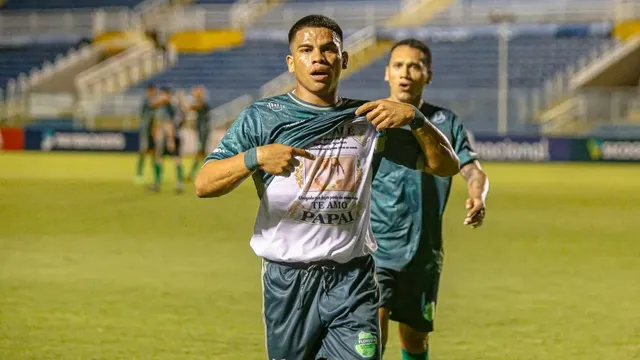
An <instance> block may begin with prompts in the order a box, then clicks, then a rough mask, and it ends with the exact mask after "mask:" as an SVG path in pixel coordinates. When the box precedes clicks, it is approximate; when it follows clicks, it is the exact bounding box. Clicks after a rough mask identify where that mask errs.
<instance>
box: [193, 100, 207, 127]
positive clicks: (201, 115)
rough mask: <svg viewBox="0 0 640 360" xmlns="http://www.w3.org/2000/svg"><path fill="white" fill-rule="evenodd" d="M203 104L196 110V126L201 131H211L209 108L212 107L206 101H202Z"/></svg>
mask: <svg viewBox="0 0 640 360" xmlns="http://www.w3.org/2000/svg"><path fill="white" fill-rule="evenodd" d="M199 105H201V106H200V107H199V108H198V109H197V110H196V128H197V129H198V132H199V133H208V132H209V110H211V107H210V106H209V103H208V102H206V101H202V103H200V104H199Z"/></svg>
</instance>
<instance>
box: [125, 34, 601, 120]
mask: <svg viewBox="0 0 640 360" xmlns="http://www.w3.org/2000/svg"><path fill="white" fill-rule="evenodd" d="M610 41H613V40H611V39H604V38H566V39H555V38H548V37H523V38H515V39H513V40H512V41H511V42H510V44H509V86H510V88H511V89H512V90H513V92H514V93H517V91H518V89H530V88H534V87H538V86H540V85H541V84H542V83H543V82H544V80H545V79H548V78H549V77H551V76H553V75H554V74H555V73H556V72H557V71H560V70H563V69H564V68H565V67H567V66H568V65H570V64H574V63H575V62H577V61H578V59H579V58H580V57H581V56H583V55H586V54H588V53H589V52H590V51H591V50H592V49H593V48H594V47H599V46H602V45H603V43H605V42H610ZM429 45H430V46H431V47H432V49H433V52H434V60H433V70H434V74H435V75H434V80H433V83H432V84H431V86H430V88H429V90H428V92H427V94H428V96H430V97H431V98H432V99H434V102H437V103H438V102H439V103H442V105H446V106H451V107H452V108H455V109H457V111H459V112H460V113H462V114H465V115H467V116H473V118H474V124H475V125H478V126H477V127H478V128H482V127H490V126H493V127H494V128H495V119H496V118H497V105H496V99H495V98H496V96H495V92H496V91H497V90H496V89H497V82H498V42H497V40H496V39H495V38H477V39H471V40H466V41H457V42H430V43H429ZM287 51H288V49H287V46H286V44H284V43H281V42H274V41H249V42H247V43H245V44H244V45H243V46H240V47H237V48H233V49H229V50H225V51H216V52H212V53H208V54H182V55H180V56H179V60H178V65H177V66H176V67H175V68H172V69H170V70H169V71H167V72H164V73H162V74H159V75H157V76H156V77H154V78H152V79H150V80H149V81H150V82H153V83H156V84H158V85H160V86H171V87H173V88H188V87H190V86H193V85H197V84H204V85H205V86H206V87H207V88H208V89H209V91H210V96H211V100H212V105H213V106H216V105H220V104H223V103H225V102H227V101H230V100H232V99H234V98H236V97H238V96H240V95H243V94H245V93H255V92H256V90H257V89H258V88H259V87H260V86H261V85H263V84H264V83H265V82H267V81H269V80H271V79H272V78H273V77H275V76H277V75H279V74H280V73H282V72H284V71H285V70H286V67H285V63H284V57H285V55H286V54H287ZM386 62H387V58H386V57H383V58H381V59H379V60H377V61H375V62H374V63H372V64H371V65H370V66H368V67H365V68H364V69H363V70H361V71H359V72H357V73H355V74H354V75H352V76H351V77H349V78H347V79H346V80H345V81H344V82H343V85H342V90H341V92H342V94H343V95H344V96H348V97H357V98H366V99H373V98H380V97H385V96H386V95H387V94H386V92H387V85H386V84H385V83H384V80H383V74H384V66H385V65H386ZM145 85H146V82H145V83H141V84H138V85H137V87H136V88H135V89H131V90H130V91H129V93H131V94H134V93H139V92H140V91H141V89H142V88H143V87H144V86H145ZM451 89H460V91H455V92H453V94H454V96H451V95H450V94H452V91H451ZM487 93H488V94H487ZM483 96H484V98H485V99H486V100H485V101H483V100H482V99H483ZM510 101H511V103H510V105H511V106H510V107H509V108H510V112H511V113H512V114H511V115H513V116H514V117H515V112H516V111H517V104H516V103H515V102H516V98H515V97H514V98H512V99H511V100H510ZM492 124H493V125H492ZM527 129H529V128H527ZM476 130H477V129H476Z"/></svg>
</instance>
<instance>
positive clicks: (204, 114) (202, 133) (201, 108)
mask: <svg viewBox="0 0 640 360" xmlns="http://www.w3.org/2000/svg"><path fill="white" fill-rule="evenodd" d="M191 96H192V98H193V99H192V103H191V104H190V105H187V106H186V107H185V110H186V111H195V112H196V133H197V134H198V149H197V150H196V155H195V157H194V159H193V165H192V166H191V171H190V172H189V175H188V176H187V181H191V179H193V178H195V176H196V173H197V171H198V169H199V168H200V161H201V160H204V158H205V148H206V146H207V143H208V140H209V133H210V132H211V129H210V126H209V124H210V121H209V110H211V107H210V106H209V101H208V98H207V95H206V90H205V88H204V86H197V87H194V88H193V89H192V90H191Z"/></svg>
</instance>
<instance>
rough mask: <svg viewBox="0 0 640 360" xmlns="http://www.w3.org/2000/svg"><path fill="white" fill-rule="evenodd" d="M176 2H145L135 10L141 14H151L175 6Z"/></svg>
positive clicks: (171, 0)
mask: <svg viewBox="0 0 640 360" xmlns="http://www.w3.org/2000/svg"><path fill="white" fill-rule="evenodd" d="M173 2H174V0H144V1H142V2H141V3H139V4H138V5H136V6H135V7H134V8H133V11H135V12H136V13H139V14H145V13H150V12H153V11H156V10H158V9H162V8H167V7H170V6H172V5H173Z"/></svg>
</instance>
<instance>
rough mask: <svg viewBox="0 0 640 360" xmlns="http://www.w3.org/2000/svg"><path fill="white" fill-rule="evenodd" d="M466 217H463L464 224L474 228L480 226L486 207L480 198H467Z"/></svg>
mask: <svg viewBox="0 0 640 360" xmlns="http://www.w3.org/2000/svg"><path fill="white" fill-rule="evenodd" d="M466 208H467V211H468V212H467V217H465V218H464V224H465V225H469V226H471V228H473V229H475V228H478V227H480V226H482V223H483V222H484V216H485V213H486V208H485V204H484V201H482V199H481V198H468V199H467V203H466Z"/></svg>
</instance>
